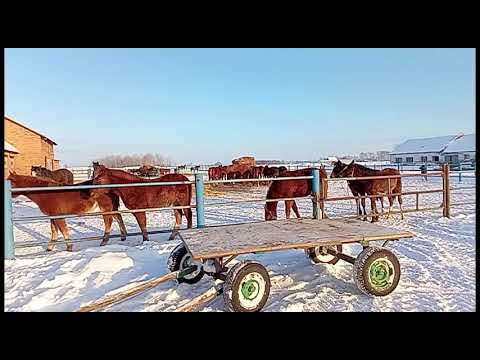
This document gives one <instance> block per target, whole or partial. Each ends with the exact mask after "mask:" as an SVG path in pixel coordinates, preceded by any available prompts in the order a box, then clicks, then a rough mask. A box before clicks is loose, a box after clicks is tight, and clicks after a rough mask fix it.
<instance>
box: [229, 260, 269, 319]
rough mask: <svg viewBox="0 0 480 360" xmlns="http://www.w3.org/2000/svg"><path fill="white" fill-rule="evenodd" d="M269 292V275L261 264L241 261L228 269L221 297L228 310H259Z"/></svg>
mask: <svg viewBox="0 0 480 360" xmlns="http://www.w3.org/2000/svg"><path fill="white" fill-rule="evenodd" d="M269 294H270V277H269V276H268V272H267V269H265V267H264V266H263V265H262V264H259V263H257V262H254V261H243V262H240V263H238V264H236V265H235V266H234V267H232V268H231V269H230V270H229V271H228V273H227V278H226V279H225V283H224V285H223V299H224V301H225V305H226V306H227V309H228V310H229V311H235V312H256V311H260V310H261V309H262V308H263V306H264V305H265V303H266V302H267V299H268V295H269Z"/></svg>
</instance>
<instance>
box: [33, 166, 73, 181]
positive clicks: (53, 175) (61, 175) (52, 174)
mask: <svg viewBox="0 0 480 360" xmlns="http://www.w3.org/2000/svg"><path fill="white" fill-rule="evenodd" d="M31 171H32V175H33V176H41V177H44V178H49V179H52V180H55V181H56V182H59V183H60V184H65V185H72V184H73V174H72V173H71V171H69V170H67V169H58V170H55V171H51V170H48V169H47V168H44V167H42V166H32V170H31Z"/></svg>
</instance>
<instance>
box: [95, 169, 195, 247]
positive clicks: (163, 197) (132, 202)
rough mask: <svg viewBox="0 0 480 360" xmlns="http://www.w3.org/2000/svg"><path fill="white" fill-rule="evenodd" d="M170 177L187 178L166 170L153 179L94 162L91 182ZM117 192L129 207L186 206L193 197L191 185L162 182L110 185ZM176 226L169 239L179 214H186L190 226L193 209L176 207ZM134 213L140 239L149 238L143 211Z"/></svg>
mask: <svg viewBox="0 0 480 360" xmlns="http://www.w3.org/2000/svg"><path fill="white" fill-rule="evenodd" d="M171 181H189V180H188V178H187V177H186V176H184V175H181V174H166V175H163V176H161V177H159V178H155V179H144V178H141V177H139V176H136V175H133V174H129V173H127V172H125V171H123V170H115V169H108V168H106V167H105V166H103V165H99V166H97V167H96V168H95V169H94V171H93V183H94V184H131V183H149V182H171ZM111 190H112V191H113V192H114V193H115V194H116V195H118V196H120V198H121V199H122V202H123V204H124V205H125V206H126V207H127V208H128V209H129V210H136V209H148V208H159V207H169V206H189V205H190V203H191V199H192V185H191V184H185V185H183V184H182V185H165V186H145V187H126V188H113V189H111ZM173 212H174V214H175V226H174V231H173V232H172V235H171V236H170V239H173V238H174V237H175V234H176V231H175V230H176V229H178V228H179V227H180V225H181V224H182V214H184V215H185V217H186V218H187V226H188V228H191V227H192V209H190V208H186V209H175V210H173ZM133 216H135V218H136V219H137V222H138V225H139V226H140V229H141V230H142V235H143V241H148V234H147V217H146V215H145V212H144V211H142V212H135V213H133Z"/></svg>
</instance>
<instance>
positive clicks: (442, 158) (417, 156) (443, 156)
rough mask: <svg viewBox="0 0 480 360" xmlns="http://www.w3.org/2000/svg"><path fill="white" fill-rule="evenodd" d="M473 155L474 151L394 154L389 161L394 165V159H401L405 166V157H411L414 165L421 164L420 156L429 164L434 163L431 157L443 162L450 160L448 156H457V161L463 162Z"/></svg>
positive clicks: (472, 157)
mask: <svg viewBox="0 0 480 360" xmlns="http://www.w3.org/2000/svg"><path fill="white" fill-rule="evenodd" d="M475 154H476V152H475V151H468V152H458V153H448V154H447V153H445V154H444V153H442V154H440V153H410V154H398V155H394V154H390V161H391V162H392V163H395V162H397V161H396V159H397V158H402V161H401V163H402V164H406V163H407V160H406V158H407V157H413V163H415V164H418V163H422V162H423V161H422V156H426V157H427V162H429V163H433V162H435V161H433V160H432V157H433V156H438V159H439V161H438V162H445V161H446V159H450V158H449V157H448V156H451V155H458V161H459V162H461V161H464V160H465V155H467V157H468V159H467V160H471V159H475V158H476V157H475Z"/></svg>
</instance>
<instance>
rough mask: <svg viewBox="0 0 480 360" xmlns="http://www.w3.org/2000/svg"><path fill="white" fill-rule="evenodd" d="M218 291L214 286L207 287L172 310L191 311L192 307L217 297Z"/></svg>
mask: <svg viewBox="0 0 480 360" xmlns="http://www.w3.org/2000/svg"><path fill="white" fill-rule="evenodd" d="M219 293H220V291H219V289H217V288H216V287H215V286H214V287H212V288H210V289H208V290H207V291H206V292H204V293H203V294H201V295H199V296H197V297H196V298H194V299H192V300H190V301H189V302H187V303H186V304H183V305H182V306H180V307H178V308H177V309H175V311H174V312H188V311H192V310H193V309H195V308H197V307H199V306H200V305H202V304H205V303H206V302H209V301H211V300H213V299H215V298H216V297H217V295H218V294H219Z"/></svg>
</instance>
